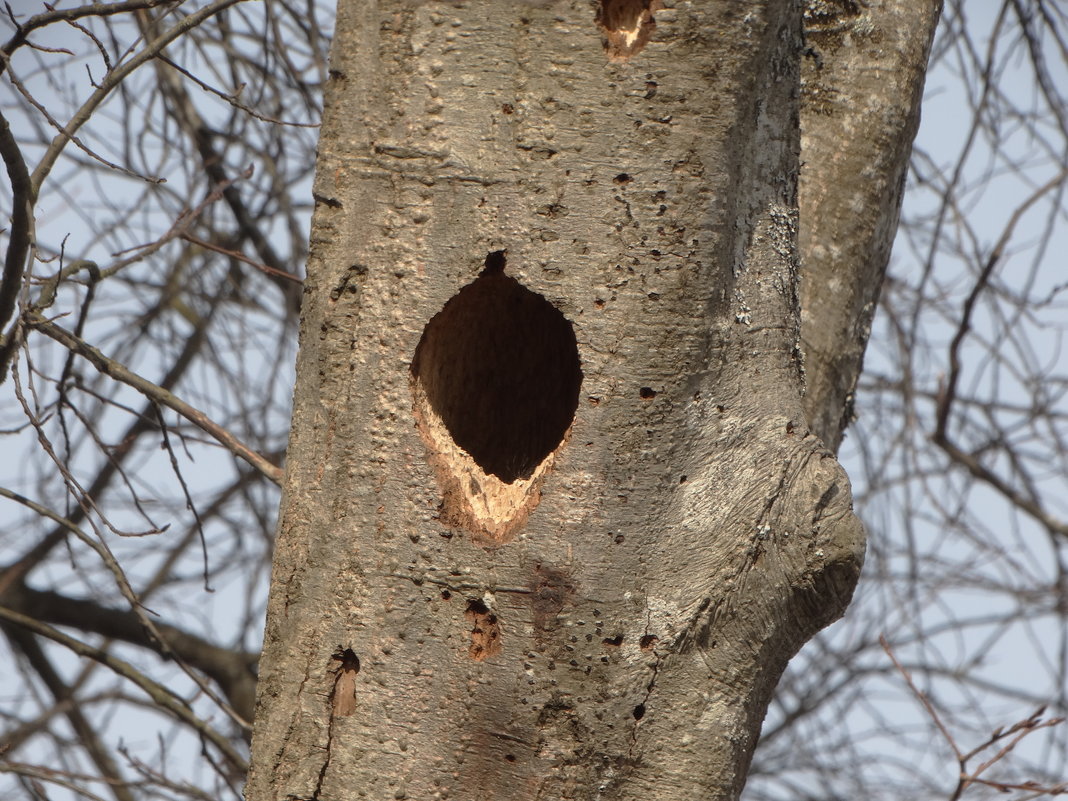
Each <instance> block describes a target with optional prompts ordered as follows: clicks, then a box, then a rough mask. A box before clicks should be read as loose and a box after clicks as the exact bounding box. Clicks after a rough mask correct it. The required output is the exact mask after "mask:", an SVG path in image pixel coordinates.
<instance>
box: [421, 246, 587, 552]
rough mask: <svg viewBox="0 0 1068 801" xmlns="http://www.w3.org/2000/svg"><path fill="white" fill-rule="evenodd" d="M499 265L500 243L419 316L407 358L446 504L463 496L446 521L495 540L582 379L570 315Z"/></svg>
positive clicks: (553, 442)
mask: <svg viewBox="0 0 1068 801" xmlns="http://www.w3.org/2000/svg"><path fill="white" fill-rule="evenodd" d="M505 264H506V260H505V253H504V251H495V252H493V253H490V254H489V255H488V256H487V257H486V265H485V269H484V270H483V271H482V273H481V274H480V275H479V277H478V278H477V279H475V281H473V282H472V283H470V284H468V285H467V286H465V287H464V288H463V289H461V290H460V291H459V292H458V293H457V294H456V295H454V296H453V297H452V298H451V299H450V300H449V301H448V302H447V303H446V304H445V306H444V308H442V310H441V311H440V312H438V314H436V315H434V317H433V318H431V320H430V322H429V323H427V325H426V328H425V329H424V330H423V336H422V338H421V339H420V340H419V345H418V346H417V347H416V350H415V356H414V358H413V359H412V366H411V377H412V391H413V394H414V396H415V411H416V420H417V421H418V423H419V427H420V430H421V432H422V433H423V436H424V439H425V440H426V441H427V443H428V445H430V446H431V448H432V450H433V451H434V452H435V454H436V456H437V466H438V468H439V474H440V473H441V471H442V470H444V474H441V475H439V477H441V478H443V483H444V485H445V486H444V487H443V490H444V495H445V503H446V505H447V506H449V505H451V506H452V507H464V506H465V504H466V509H460V508H453V512H454V513H455V514H451V515H450V519H451V520H452V521H453V522H456V521H457V520H460V521H461V522H466V523H468V524H470V523H474V524H475V525H474V526H473V527H474V528H476V529H481V530H482V532H483V533H489V534H490V535H491V536H493V537H494V538H495V539H498V540H501V539H504V538H505V533H506V532H505V529H507V528H509V523H510V522H515V520H516V519H517V513H518V511H519V507H520V506H522V505H523V501H524V499H525V498H526V496H527V495H528V494H531V493H530V492H529V491H530V490H531V482H534V481H535V480H536V479H537V478H538V477H540V475H541V473H543V472H544V470H545V469H546V468H547V467H548V463H549V461H550V458H549V457H550V456H551V454H553V453H554V452H555V451H556V450H557V449H558V448H559V447H560V445H561V444H562V443H563V442H564V440H565V437H566V434H567V432H568V430H569V428H570V427H571V423H572V421H573V420H574V417H575V410H576V409H577V407H578V397H579V387H580V385H581V383H582V370H581V368H580V365H579V358H578V347H577V344H576V341H575V332H574V330H573V329H572V327H571V323H569V322H568V320H567V318H565V317H564V315H563V314H561V313H560V311H559V310H557V309H556V307H555V306H553V305H552V304H551V303H550V302H549V301H548V300H546V299H545V298H544V297H542V296H541V295H539V294H537V293H536V292H532V291H530V290H529V289H527V288H526V287H524V286H523V285H522V284H520V283H519V282H518V281H517V280H515V279H514V278H512V277H511V276H509V275H505V273H504V269H505ZM532 495H533V496H535V497H534V499H533V500H534V503H536V496H537V492H533V493H532ZM457 496H462V497H457ZM527 511H529V508H528V509H527ZM472 515H473V517H474V518H477V519H474V520H473V519H471V518H472ZM504 518H508V519H507V520H506V519H504ZM461 519H462V520H461ZM468 527H469V528H471V527H472V526H471V525H468Z"/></svg>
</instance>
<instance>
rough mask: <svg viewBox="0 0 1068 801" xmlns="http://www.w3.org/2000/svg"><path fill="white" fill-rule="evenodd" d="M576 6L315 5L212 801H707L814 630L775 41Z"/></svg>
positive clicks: (737, 767) (816, 602)
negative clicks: (229, 746) (279, 481)
mask: <svg viewBox="0 0 1068 801" xmlns="http://www.w3.org/2000/svg"><path fill="white" fill-rule="evenodd" d="M596 5H597V4H591V3H589V2H585V0H575V1H573V2H572V1H568V0H561V1H560V2H552V3H547V2H527V3H519V2H515V1H514V0H507V1H504V0H500V1H490V0H486V1H485V2H478V3H469V4H467V3H451V4H446V3H439V2H432V3H418V2H410V0H391V1H389V2H387V1H386V0H381V1H380V2H378V3H358V2H343V3H342V4H341V8H340V10H339V18H338V24H337V34H336V39H335V44H334V51H333V54H332V66H333V69H332V72H331V75H332V80H331V85H330V88H329V92H328V110H327V114H326V118H325V120H324V127H323V132H322V139H321V145H320V153H319V165H318V176H317V181H316V190H315V191H316V197H317V200H318V201H319V204H318V207H317V211H316V216H315V221H314V226H313V234H312V236H313V241H312V258H311V261H310V263H309V265H308V280H307V283H306V287H305V297H304V306H303V328H302V342H301V351H300V357H299V361H298V377H297V388H296V393H295V398H294V417H293V431H292V438H291V443H290V450H289V457H288V465H287V477H286V483H285V495H284V500H283V505H282V522H281V524H280V530H279V538H278V545H277V553H276V556H275V567H274V577H273V581H272V591H271V598H270V604H269V610H268V624H267V631H266V637H265V646H264V654H263V659H262V662H261V674H260V687H259V695H258V701H257V704H258V706H257V717H256V731H255V736H254V744H253V769H252V771H251V773H250V777H249V784H248V789H247V797H248V799H249V801H261V800H262V799H311V798H322V799H354V798H410V799H420V800H421V801H422V799H432V798H455V799H461V800H463V801H466V800H467V799H496V800H498V801H506V800H511V799H516V800H518V799H544V800H545V801H549V800H550V799H554V800H555V799H594V798H604V799H638V798H641V799H645V801H652V800H655V799H692V798H717V799H718V798H722V799H730V798H735V797H736V796H737V794H738V792H739V791H740V789H741V787H742V784H743V782H744V777H745V773H746V769H747V766H748V763H749V759H750V755H751V753H752V749H753V745H754V743H755V740H756V737H757V735H758V733H759V729H760V723H761V721H762V719H763V716H764V713H765V710H766V707H767V703H768V700H769V698H770V696H771V693H772V691H773V688H774V686H775V683H776V681H777V679H778V677H779V675H780V673H781V671H782V669H783V667H784V666H785V664H786V662H787V660H788V659H789V658H790V656H791V655H793V654H794V653H795V651H796V650H797V648H799V647H800V646H801V644H802V643H803V642H804V641H805V640H806V639H807V638H809V637H810V636H811V635H812V634H813V633H814V632H815V631H817V630H818V629H819V628H820V627H822V626H824V625H826V624H827V623H828V622H830V621H831V620H833V619H834V618H836V617H837V616H839V615H840V614H841V612H842V611H843V609H844V608H845V606H846V604H847V603H848V600H849V597H850V595H851V593H852V589H853V586H854V583H855V581H856V577H857V574H858V571H859V567H860V562H861V559H862V553H863V536H862V530H861V527H860V525H859V523H858V521H857V519H856V518H855V517H854V515H853V513H852V510H851V505H850V503H851V502H850V491H849V484H848V481H847V479H846V477H845V475H844V474H843V472H842V470H841V469H840V467H839V466H838V465H837V463H836V461H835V460H834V458H833V456H832V455H831V454H830V453H829V452H828V451H827V450H826V449H825V448H824V446H823V444H822V443H821V441H820V439H819V438H818V437H816V436H815V435H813V434H812V433H811V432H810V431H809V430H808V428H807V426H806V423H805V413H804V410H803V408H802V400H801V399H802V394H803V370H802V364H801V362H802V357H801V351H800V345H799V343H800V339H799V326H800V322H799V320H800V309H799V303H798V295H797V287H798V258H797V250H796V239H797V230H796V229H797V200H796V178H797V173H798V147H799V141H798V140H799V132H798V131H799V125H798V95H799V92H798V87H799V85H800V81H799V68H800V66H799V59H800V54H801V51H802V41H801V31H800V23H801V15H800V10H799V8H798V7H797V6H796V5H794V4H793V3H789V2H749V1H748V0H747V2H737V3H688V2H687V3H683V2H679V3H677V4H674V5H673V7H668V8H664V9H656V10H655V32H653V33H652V35H651V37H650V38H649V42H648V44H647V45H645V47H644V48H643V49H641V52H640V53H637V54H636V55H633V56H632V57H631V58H630V59H629V60H628V59H626V58H625V57H624V56H622V55H621V52H620V46H619V42H622V43H623V44H624V45H626V46H627V47H631V48H632V49H633V47H634V46H636V45H634V43H635V42H637V41H638V38H637V37H638V36H639V34H642V33H643V32H644V33H645V34H648V30H646V28H644V27H642V26H646V25H651V24H652V23H653V20H651V19H649V18H648V15H649V13H651V12H652V10H653V9H654V8H655V7H656V6H659V3H656V4H655V5H654V4H653V3H648V2H646V3H639V4H638V5H640V6H641V8H638V10H637V13H635V12H634V10H633V9H630V10H628V11H627V14H628V15H629V16H627V17H626V18H627V19H628V20H631V22H629V23H628V25H631V27H630V28H628V29H627V30H625V31H623V32H617V35H616V36H615V39H613V38H612V37H611V36H608V35H607V34H606V31H605V24H606V19H616V18H618V17H619V15H620V14H622V13H623V12H622V11H620V10H619V9H616V10H614V11H613V12H612V14H611V15H606V14H604V13H598V11H597V9H596V8H595V6H596ZM631 5H633V3H632V4H631ZM666 5H669V6H671V5H672V4H666ZM613 15H615V16H613ZM633 20H637V22H634V21H633ZM634 26H637V27H634ZM605 40H607V47H608V48H609V50H608V52H606V48H605V44H604V42H605ZM613 48H614V49H613ZM620 59H622V60H620ZM524 293H526V294H524ZM553 315H556V317H554V316H553ZM561 315H562V317H561ZM572 335H573V338H574V339H573V341H571V340H570V339H569V337H571V336H572ZM420 343H422V344H420ZM417 351H418V355H417ZM573 353H577V356H578V359H579V369H580V370H581V376H580V378H581V384H580V386H578V388H577V392H576V391H575V389H574V387H573V382H574V381H575V379H576V375H575V373H574V371H573V369H571V368H570V367H568V365H569V364H571V362H570V359H572V358H573V356H572V354H573ZM527 375H535V376H536V377H537V380H533V381H532V380H527V378H526V376H527ZM531 394H534V395H537V396H538V397H535V398H532V397H530V396H531ZM486 397H490V398H492V401H487V400H486ZM576 401H577V407H575V403H576ZM573 407H574V420H573V423H571V425H570V427H569V428H567V430H565V431H563V432H562V433H561V431H560V429H561V428H564V427H566V421H568V420H570V419H571V413H572V408H573ZM561 419H563V420H564V421H565V424H564V425H561V424H560V423H559V422H558V421H559V420H561ZM547 421H548V422H547ZM463 443H466V445H465V444H463ZM509 454H515V458H511V459H510V458H508V457H509ZM339 694H343V695H344V696H345V697H344V698H339ZM349 696H354V703H353V702H352V700H351V699H350V698H349Z"/></svg>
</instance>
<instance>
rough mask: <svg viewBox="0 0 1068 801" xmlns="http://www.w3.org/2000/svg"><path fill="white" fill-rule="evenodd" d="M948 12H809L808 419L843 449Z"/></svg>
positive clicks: (921, 1) (805, 180)
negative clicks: (930, 61)
mask: <svg viewBox="0 0 1068 801" xmlns="http://www.w3.org/2000/svg"><path fill="white" fill-rule="evenodd" d="M941 7H942V3H941V0H915V2H902V1H901V0H891V1H890V2H887V1H886V0H884V1H883V2H873V3H858V2H855V0H808V2H806V3H805V39H806V44H807V45H808V47H809V50H808V52H807V54H806V58H804V59H803V61H802V69H801V78H802V103H801V152H802V154H803V156H802V159H803V161H804V163H805V167H804V168H803V169H802V170H801V186H800V200H801V219H800V230H799V234H800V240H799V244H800V250H801V253H802V254H803V259H804V279H803V280H802V282H801V336H802V340H803V344H804V351H805V367H806V370H807V373H808V375H807V378H808V389H807V393H806V395H805V411H806V413H807V415H808V420H809V425H810V426H812V430H813V431H814V432H815V433H816V434H817V435H818V436H819V437H821V438H822V439H823V441H824V443H825V444H826V445H827V447H828V448H830V449H831V450H833V451H837V450H838V445H839V443H840V441H841V438H842V433H843V432H844V431H845V428H846V426H848V425H849V423H850V422H851V421H852V415H853V391H854V390H855V389H856V384H857V379H858V378H859V376H860V370H861V366H862V363H863V360H864V348H865V346H866V345H867V342H868V334H869V333H870V332H871V320H872V317H873V316H874V314H875V307H876V304H877V303H878V300H879V289H880V287H882V284H883V275H884V274H885V273H886V266H887V264H888V262H889V260H890V246H891V245H892V244H893V241H894V233H895V232H896V231H897V222H898V212H899V210H900V208H901V193H902V190H903V189H904V186H905V174H906V170H907V167H908V161H909V153H910V152H911V150H912V140H913V138H914V137H915V136H916V129H917V127H918V126H919V121H920V98H921V96H922V94H923V78H924V74H925V70H926V68H927V57H928V55H929V53H930V48H931V42H932V40H933V38H934V30H935V26H936V24H937V23H938V16H939V12H940V10H941Z"/></svg>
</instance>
